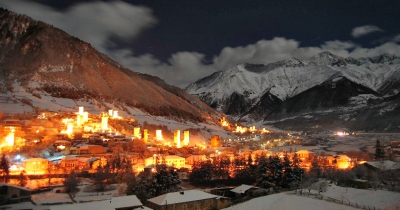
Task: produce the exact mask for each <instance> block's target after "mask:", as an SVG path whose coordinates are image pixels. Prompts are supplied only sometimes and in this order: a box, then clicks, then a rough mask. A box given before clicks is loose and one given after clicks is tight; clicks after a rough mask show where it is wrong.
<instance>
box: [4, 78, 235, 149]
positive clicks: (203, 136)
mask: <svg viewBox="0 0 400 210" xmlns="http://www.w3.org/2000/svg"><path fill="white" fill-rule="evenodd" d="M35 95H36V96H35ZM37 96H40V97H37ZM23 101H25V102H28V103H30V104H31V105H32V106H33V107H32V106H30V105H29V104H27V103H23ZM80 106H83V107H84V111H87V112H89V114H95V115H98V114H100V113H102V112H107V111H108V109H112V110H116V111H118V115H119V116H122V117H128V116H129V117H130V118H131V119H135V120H136V121H137V122H138V123H139V124H140V125H141V124H143V122H144V121H146V122H147V123H149V124H154V125H165V126H167V127H168V128H169V129H170V130H171V131H172V130H187V129H201V133H200V134H199V135H197V136H193V138H192V136H191V142H192V140H193V142H198V143H203V142H204V141H207V140H209V139H210V138H211V136H213V135H219V136H220V137H221V138H233V136H232V135H231V134H230V133H229V132H227V131H225V130H224V129H222V128H221V127H219V126H217V125H216V124H207V123H198V124H197V123H193V122H178V121H174V120H171V119H168V118H166V117H162V116H152V115H149V114H148V113H145V112H143V111H141V110H139V109H136V108H130V107H124V108H125V109H126V110H128V111H129V113H128V112H125V111H123V110H122V109H121V108H120V107H116V106H115V105H114V104H111V103H107V102H100V101H97V100H94V99H87V100H72V99H66V98H56V97H52V96H50V95H49V94H48V93H45V92H40V91H37V90H35V92H34V94H32V93H29V92H27V91H26V90H25V89H24V88H23V87H21V86H19V85H18V84H15V85H14V92H13V93H0V112H2V113H7V114H17V113H24V112H25V113H32V114H34V113H35V112H36V110H35V108H34V107H40V108H41V110H47V111H53V112H78V109H79V107H80ZM118 106H121V105H118ZM204 128H206V129H204Z"/></svg>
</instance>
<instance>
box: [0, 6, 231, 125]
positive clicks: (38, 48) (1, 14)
mask: <svg viewBox="0 0 400 210" xmlns="http://www.w3.org/2000/svg"><path fill="white" fill-rule="evenodd" d="M0 75H2V77H1V78H0V88H1V90H2V92H7V91H8V92H12V91H13V87H14V86H16V85H15V84H18V85H17V86H21V87H24V88H25V89H27V90H28V92H31V93H33V92H35V93H36V94H47V93H48V94H51V95H52V96H54V97H65V98H83V99H85V98H94V99H97V100H100V101H105V102H109V103H119V104H120V105H121V106H129V107H136V108H140V109H142V110H144V111H146V112H148V113H150V114H152V115H157V116H170V117H173V118H176V119H180V120H192V121H195V122H204V121H216V120H217V119H218V118H219V117H220V116H223V114H222V113H219V112H217V111H215V110H213V109H211V108H209V107H208V106H207V105H206V104H204V103H203V102H201V101H200V100H198V99H197V98H195V97H192V96H191V95H188V94H186V95H185V94H184V93H182V91H179V88H177V87H172V86H169V85H167V84H163V83H162V82H158V83H156V82H155V79H154V78H153V79H150V78H151V77H149V76H146V75H144V74H139V73H136V72H134V71H131V70H129V69H127V68H125V67H123V66H122V65H120V64H119V63H117V62H115V61H114V60H112V59H110V58H109V57H108V56H106V55H105V54H102V53H100V52H98V51H97V50H96V49H94V48H93V47H92V46H91V45H90V44H88V43H86V42H84V41H82V40H80V39H79V38H76V37H72V36H70V35H68V34H67V33H66V32H64V31H62V30H60V29H58V28H55V27H53V26H51V25H49V24H46V23H43V22H41V21H36V20H33V19H31V18H30V17H28V16H25V15H18V14H16V13H13V12H11V11H8V10H5V9H0ZM177 93H179V94H177ZM191 102H194V103H191Z"/></svg>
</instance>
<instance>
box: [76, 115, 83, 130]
mask: <svg viewBox="0 0 400 210" xmlns="http://www.w3.org/2000/svg"><path fill="white" fill-rule="evenodd" d="M82 118H83V117H82V116H81V115H77V116H76V125H77V126H78V127H80V126H82V124H83V119H82Z"/></svg>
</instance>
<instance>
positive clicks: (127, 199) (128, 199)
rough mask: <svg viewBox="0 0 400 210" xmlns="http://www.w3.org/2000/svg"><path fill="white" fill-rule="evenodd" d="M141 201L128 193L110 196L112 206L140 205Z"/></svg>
mask: <svg viewBox="0 0 400 210" xmlns="http://www.w3.org/2000/svg"><path fill="white" fill-rule="evenodd" d="M142 205H143V204H142V202H140V200H139V199H138V198H137V197H136V195H128V196H121V197H113V198H111V206H112V207H113V208H124V207H132V206H142Z"/></svg>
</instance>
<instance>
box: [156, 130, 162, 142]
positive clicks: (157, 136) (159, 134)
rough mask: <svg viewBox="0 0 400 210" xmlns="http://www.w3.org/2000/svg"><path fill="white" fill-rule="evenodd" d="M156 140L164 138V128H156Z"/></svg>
mask: <svg viewBox="0 0 400 210" xmlns="http://www.w3.org/2000/svg"><path fill="white" fill-rule="evenodd" d="M156 140H158V141H161V140H163V136H162V130H156Z"/></svg>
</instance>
